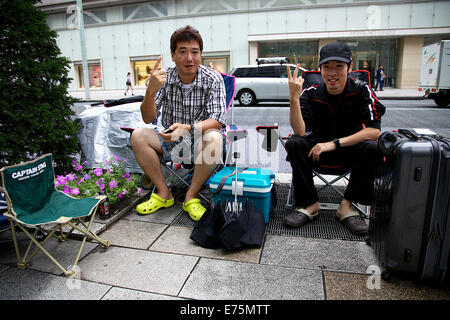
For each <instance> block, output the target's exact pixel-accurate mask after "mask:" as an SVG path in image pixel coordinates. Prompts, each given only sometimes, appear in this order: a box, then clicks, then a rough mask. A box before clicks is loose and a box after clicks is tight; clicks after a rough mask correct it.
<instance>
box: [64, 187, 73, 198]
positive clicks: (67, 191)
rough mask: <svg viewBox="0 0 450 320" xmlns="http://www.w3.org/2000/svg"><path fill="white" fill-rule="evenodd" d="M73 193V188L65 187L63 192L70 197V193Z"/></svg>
mask: <svg viewBox="0 0 450 320" xmlns="http://www.w3.org/2000/svg"><path fill="white" fill-rule="evenodd" d="M71 191H72V189H71V188H69V187H68V186H64V190H63V192H64V193H65V194H67V195H68V196H70V192H71Z"/></svg>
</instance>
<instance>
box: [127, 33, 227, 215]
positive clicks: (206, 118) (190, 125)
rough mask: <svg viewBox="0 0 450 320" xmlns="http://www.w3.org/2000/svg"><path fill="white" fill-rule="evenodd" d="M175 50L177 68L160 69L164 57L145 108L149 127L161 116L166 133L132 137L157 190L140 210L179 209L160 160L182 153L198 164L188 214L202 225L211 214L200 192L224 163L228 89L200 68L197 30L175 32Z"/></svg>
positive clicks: (140, 131)
mask: <svg viewBox="0 0 450 320" xmlns="http://www.w3.org/2000/svg"><path fill="white" fill-rule="evenodd" d="M170 50H171V56H172V61H174V62H175V65H176V66H175V67H174V68H168V69H167V71H165V70H163V69H159V66H160V64H161V57H159V58H158V60H157V62H156V64H155V67H154V68H153V71H152V73H151V76H150V80H149V82H148V86H147V90H146V93H145V98H144V101H143V102H142V104H141V113H142V119H143V120H144V122H145V123H151V122H153V121H154V120H155V118H156V117H157V116H158V114H159V113H161V120H162V125H163V127H164V128H166V130H164V131H156V130H153V129H149V128H138V129H136V130H135V131H134V132H133V134H132V136H131V144H132V146H133V152H134V155H135V157H136V160H137V162H138V163H139V165H140V166H141V168H142V169H143V170H144V172H145V174H146V175H147V176H148V177H149V178H150V179H151V181H152V182H153V183H154V184H155V186H156V189H157V193H153V194H152V195H151V197H150V200H148V201H146V202H144V203H141V204H139V205H138V206H137V207H136V211H137V212H138V214H149V213H154V212H155V211H157V210H158V209H160V208H167V207H171V206H172V205H173V204H174V198H173V196H172V193H171V192H170V189H169V188H168V186H167V184H166V181H165V178H164V175H163V173H162V170H161V166H160V160H159V159H160V157H162V158H163V160H170V159H172V160H175V159H174V158H175V157H176V156H178V155H179V154H180V151H182V153H183V157H184V161H183V162H184V163H187V162H189V161H192V160H193V162H194V174H193V177H192V183H191V186H190V188H189V190H188V191H187V193H186V197H185V201H184V202H183V209H184V211H186V212H187V213H188V214H189V216H190V217H191V218H192V219H193V220H194V221H198V220H199V219H200V218H201V216H202V215H203V213H204V212H205V211H206V209H205V208H204V207H203V206H202V204H201V203H200V199H198V198H197V197H198V192H199V191H200V189H201V187H202V186H203V184H204V183H205V181H206V180H207V179H208V177H209V176H210V175H211V173H212V171H213V169H214V167H215V166H216V164H217V163H218V162H220V161H222V143H223V137H222V134H221V132H220V129H221V128H222V126H224V125H225V121H226V114H225V111H226V94H225V84H224V82H223V79H222V76H221V75H220V74H219V73H218V72H216V71H214V70H212V69H209V68H207V67H205V66H203V65H200V63H201V54H202V51H203V41H202V38H201V36H200V34H199V33H198V31H197V30H195V29H194V28H192V27H191V26H186V27H184V28H180V29H178V30H176V31H175V32H174V33H173V35H172V37H171V39H170ZM186 154H188V159H186ZM190 163H192V162H190Z"/></svg>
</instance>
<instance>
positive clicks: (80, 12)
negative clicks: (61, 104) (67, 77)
mask: <svg viewBox="0 0 450 320" xmlns="http://www.w3.org/2000/svg"><path fill="white" fill-rule="evenodd" d="M77 10H78V12H77V13H78V23H79V26H80V45H81V63H82V65H83V80H84V96H85V99H86V100H90V99H91V94H90V92H89V86H90V83H89V69H88V63H87V60H86V39H85V37H84V17H83V1H82V0H77Z"/></svg>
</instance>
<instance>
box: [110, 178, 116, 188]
mask: <svg viewBox="0 0 450 320" xmlns="http://www.w3.org/2000/svg"><path fill="white" fill-rule="evenodd" d="M109 187H110V188H111V189H114V188H116V187H117V181H116V180H114V179H113V180H111V182H110V183H109Z"/></svg>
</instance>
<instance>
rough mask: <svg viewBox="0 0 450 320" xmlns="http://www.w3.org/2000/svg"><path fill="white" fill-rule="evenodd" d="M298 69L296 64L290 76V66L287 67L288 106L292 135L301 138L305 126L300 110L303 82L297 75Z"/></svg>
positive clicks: (298, 66)
mask: <svg viewBox="0 0 450 320" xmlns="http://www.w3.org/2000/svg"><path fill="white" fill-rule="evenodd" d="M299 68H300V65H299V64H297V67H296V68H295V70H294V74H293V75H292V74H291V68H290V66H289V65H288V66H287V74H288V84H289V104H290V113H289V120H290V122H291V127H292V129H293V130H294V134H296V135H298V136H303V135H304V134H305V131H306V126H305V121H304V120H303V117H302V111H301V109H300V96H301V94H302V91H303V82H304V81H305V80H304V79H303V78H302V77H301V76H299V75H298V70H299Z"/></svg>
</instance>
